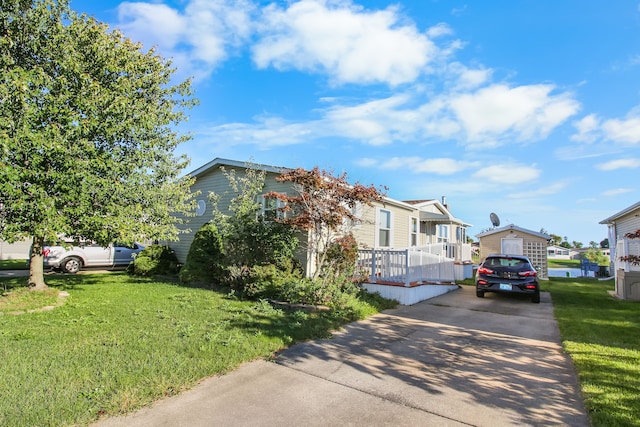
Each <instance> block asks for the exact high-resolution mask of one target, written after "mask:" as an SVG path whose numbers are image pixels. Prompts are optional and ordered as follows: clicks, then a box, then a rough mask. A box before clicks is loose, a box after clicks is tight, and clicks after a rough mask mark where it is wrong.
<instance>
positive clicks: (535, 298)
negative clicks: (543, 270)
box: [531, 291, 540, 304]
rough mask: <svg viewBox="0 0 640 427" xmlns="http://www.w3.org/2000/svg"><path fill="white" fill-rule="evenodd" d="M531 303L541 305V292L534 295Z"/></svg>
mask: <svg viewBox="0 0 640 427" xmlns="http://www.w3.org/2000/svg"><path fill="white" fill-rule="evenodd" d="M531 302H532V303H535V304H540V291H538V292H536V293H535V294H533V296H532V297H531Z"/></svg>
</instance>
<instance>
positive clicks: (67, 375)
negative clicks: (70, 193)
mask: <svg viewBox="0 0 640 427" xmlns="http://www.w3.org/2000/svg"><path fill="white" fill-rule="evenodd" d="M20 280H22V281H24V280H25V278H10V279H9V278H4V279H0V286H4V287H11V286H16V285H18V284H19V283H20ZM47 281H48V284H49V286H50V287H52V288H54V289H56V290H64V291H66V292H67V293H68V294H69V296H68V297H66V300H65V303H64V304H63V305H61V306H59V307H56V308H55V309H53V310H48V311H31V310H32V309H34V308H37V306H39V305H41V304H49V303H50V302H51V301H50V300H49V299H51V298H55V295H54V296H53V297H52V296H42V297H41V298H45V299H46V298H49V299H47V300H46V301H44V300H43V301H35V302H34V301H32V300H30V296H29V295H24V294H21V293H20V292H24V291H18V293H17V294H16V293H11V294H7V293H5V294H4V295H3V296H2V297H0V301H4V302H6V301H7V299H8V298H14V301H13V302H14V303H15V302H16V301H19V302H20V309H19V310H18V311H20V312H21V313H23V314H11V313H15V311H16V310H15V306H13V308H11V307H12V306H11V304H5V309H4V310H0V313H1V314H0V354H2V357H0V372H2V375H1V376H0V390H2V399H0V425H7V426H9V425H10V426H34V425H38V426H63V425H86V424H88V423H90V422H92V421H95V420H96V419H98V418H100V417H104V416H110V415H116V414H121V413H125V412H129V411H132V410H134V409H136V408H140V407H142V406H145V405H148V404H149V403H151V402H153V401H154V400H157V399H159V398H162V397H165V396H170V395H173V394H176V393H179V392H180V391H183V390H185V389H187V388H190V387H192V386H193V385H195V384H196V383H197V382H198V381H199V380H200V379H202V378H205V377H208V376H211V375H217V374H223V373H225V372H227V371H230V370H233V369H235V368H236V367H238V366H239V365H240V364H242V363H244V362H247V361H250V360H253V359H256V358H268V357H270V356H271V355H273V353H274V352H276V351H277V350H279V349H282V348H284V347H286V346H289V345H290V344H292V343H294V342H296V341H302V340H306V339H312V338H320V337H327V336H329V335H330V333H331V331H332V330H334V329H335V328H337V327H338V326H340V325H341V324H344V323H348V322H350V321H352V320H354V319H355V318H361V317H366V316H368V315H371V314H373V313H375V312H377V309H376V308H375V307H374V306H373V305H370V304H368V303H364V302H363V303H359V304H357V306H354V307H351V309H345V310H338V311H336V310H334V311H331V312H313V313H306V312H301V311H292V312H288V311H283V310H279V309H275V308H273V307H272V306H271V305H269V304H268V303H267V302H264V301H263V302H251V301H239V300H237V299H235V298H233V297H232V296H230V295H228V294H224V293H220V292H216V291H212V290H210V289H202V288H190V287H183V286H178V285H176V284H172V283H168V282H163V281H157V280H151V279H140V278H132V277H130V276H128V275H126V274H124V273H109V274H93V275H78V276H68V275H67V276H64V275H59V276H50V277H48V279H47ZM7 307H9V308H7Z"/></svg>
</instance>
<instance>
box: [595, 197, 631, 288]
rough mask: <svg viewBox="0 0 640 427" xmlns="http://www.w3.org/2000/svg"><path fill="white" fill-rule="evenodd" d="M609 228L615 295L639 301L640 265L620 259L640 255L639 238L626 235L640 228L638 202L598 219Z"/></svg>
mask: <svg viewBox="0 0 640 427" xmlns="http://www.w3.org/2000/svg"><path fill="white" fill-rule="evenodd" d="M600 224H604V225H606V226H607V227H608V229H609V233H608V234H609V257H610V262H611V269H612V270H613V271H614V272H615V281H616V289H615V295H616V296H617V297H618V298H621V299H630V300H635V301H640V266H637V265H633V264H631V263H629V262H624V261H621V260H620V257H624V256H628V255H636V256H640V239H639V238H629V237H626V236H627V235H628V234H629V233H632V234H633V233H636V232H637V231H638V230H640V202H638V203H635V204H633V205H631V206H629V207H627V208H625V209H623V210H621V211H620V212H618V213H616V214H614V215H612V216H610V217H609V218H606V219H603V220H602V221H600Z"/></svg>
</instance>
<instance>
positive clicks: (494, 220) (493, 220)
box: [489, 212, 500, 227]
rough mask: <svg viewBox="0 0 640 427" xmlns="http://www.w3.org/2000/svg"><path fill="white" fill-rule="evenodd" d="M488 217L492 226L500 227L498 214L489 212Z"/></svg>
mask: <svg viewBox="0 0 640 427" xmlns="http://www.w3.org/2000/svg"><path fill="white" fill-rule="evenodd" d="M489 218H490V219H491V224H493V226H494V227H500V218H498V215H496V214H494V213H493V212H491V215H489Z"/></svg>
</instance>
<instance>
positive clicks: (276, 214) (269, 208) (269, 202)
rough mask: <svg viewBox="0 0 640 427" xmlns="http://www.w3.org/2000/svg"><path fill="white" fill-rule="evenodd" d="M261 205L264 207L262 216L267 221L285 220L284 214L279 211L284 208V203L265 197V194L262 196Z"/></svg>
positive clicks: (261, 210) (261, 212) (261, 211)
mask: <svg viewBox="0 0 640 427" xmlns="http://www.w3.org/2000/svg"><path fill="white" fill-rule="evenodd" d="M260 204H261V205H262V207H261V209H260V215H262V217H263V218H264V219H265V221H273V220H274V219H276V218H277V219H282V218H284V212H281V211H279V210H278V209H280V208H282V207H284V205H285V204H284V202H283V201H281V200H279V199H276V198H271V197H265V196H264V194H263V195H261V196H260Z"/></svg>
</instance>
